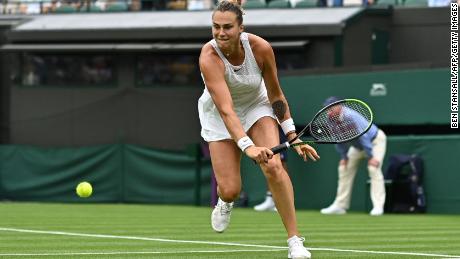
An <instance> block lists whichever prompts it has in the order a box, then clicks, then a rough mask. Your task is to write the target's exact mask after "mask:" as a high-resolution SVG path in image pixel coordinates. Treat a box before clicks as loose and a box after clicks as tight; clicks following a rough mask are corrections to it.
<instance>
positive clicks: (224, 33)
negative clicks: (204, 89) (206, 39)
mask: <svg viewBox="0 0 460 259" xmlns="http://www.w3.org/2000/svg"><path fill="white" fill-rule="evenodd" d="M242 31H243V25H240V24H238V20H237V19H236V14H235V13H233V12H228V11H226V12H219V11H217V12H215V13H214V15H213V17H212V36H213V37H214V39H215V40H216V42H217V44H218V45H219V48H220V49H222V50H226V49H229V50H231V49H232V48H233V46H235V44H238V41H239V39H240V33H241V32H242Z"/></svg>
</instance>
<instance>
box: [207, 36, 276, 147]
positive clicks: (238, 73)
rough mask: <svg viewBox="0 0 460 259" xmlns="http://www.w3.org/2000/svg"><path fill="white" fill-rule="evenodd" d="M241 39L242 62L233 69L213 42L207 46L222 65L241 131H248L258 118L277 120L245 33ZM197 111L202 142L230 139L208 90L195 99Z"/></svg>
mask: <svg viewBox="0 0 460 259" xmlns="http://www.w3.org/2000/svg"><path fill="white" fill-rule="evenodd" d="M240 40H241V43H242V45H243V48H244V61H243V63H242V64H241V65H239V66H234V65H232V64H231V63H230V62H229V61H228V60H227V58H226V57H225V56H224V54H223V53H222V51H221V50H220V49H219V47H218V46H217V43H216V41H215V40H214V39H213V40H211V41H210V44H211V45H212V46H213V47H214V49H215V50H216V52H217V54H218V55H219V57H220V58H221V59H222V61H223V62H224V65H225V81H226V82H227V86H228V88H229V90H230V94H231V96H232V100H233V106H234V109H235V112H236V114H237V115H238V117H239V119H240V121H241V124H242V125H243V128H244V130H245V131H248V130H249V129H250V128H251V126H252V125H253V124H254V123H255V122H256V121H257V120H258V119H260V118H262V117H265V116H269V117H272V118H274V119H276V117H275V115H274V113H273V110H272V108H271V105H270V102H269V100H268V97H267V90H266V88H265V83H264V80H263V78H262V71H261V70H260V68H259V66H258V65H257V62H256V59H255V58H254V54H253V53H252V49H251V46H250V44H249V39H248V34H247V33H245V32H243V33H241V35H240ZM202 76H203V75H202ZM203 81H204V80H203ZM198 112H199V116H200V123H201V128H202V129H201V136H202V137H203V138H204V140H206V141H208V142H209V141H217V140H223V139H231V136H230V134H229V133H228V131H227V128H226V127H225V124H224V122H223V121H222V118H221V117H220V114H219V111H218V110H217V108H216V106H215V104H214V102H213V100H212V98H211V95H210V94H209V92H208V90H207V88H205V89H204V91H203V94H202V95H201V97H200V99H199V100H198Z"/></svg>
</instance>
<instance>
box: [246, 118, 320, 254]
mask: <svg viewBox="0 0 460 259" xmlns="http://www.w3.org/2000/svg"><path fill="white" fill-rule="evenodd" d="M248 135H249V136H250V137H251V139H252V140H253V141H254V143H255V144H256V145H257V146H264V147H274V146H276V145H278V144H279V138H278V123H277V122H276V121H275V120H274V119H273V118H271V117H262V118H260V119H259V120H258V121H257V122H256V123H255V124H254V125H253V126H252V127H251V129H250V130H249V131H248ZM260 167H261V169H262V171H263V173H264V175H265V178H266V179H267V183H268V186H269V189H270V191H271V192H272V195H273V199H274V201H275V205H276V208H277V209H278V213H279V214H280V216H281V220H282V222H283V224H284V227H285V228H286V231H287V234H288V241H287V242H288V246H289V249H288V257H289V258H310V257H311V254H310V252H308V250H307V249H306V248H305V247H304V246H303V241H304V239H303V238H301V237H299V231H298V229H297V219H296V215H295V207H294V190H293V188H292V183H291V179H290V178H289V175H288V174H287V172H286V170H285V169H284V167H283V165H282V163H281V159H280V156H279V155H275V156H273V158H272V159H270V160H268V163H261V164H260Z"/></svg>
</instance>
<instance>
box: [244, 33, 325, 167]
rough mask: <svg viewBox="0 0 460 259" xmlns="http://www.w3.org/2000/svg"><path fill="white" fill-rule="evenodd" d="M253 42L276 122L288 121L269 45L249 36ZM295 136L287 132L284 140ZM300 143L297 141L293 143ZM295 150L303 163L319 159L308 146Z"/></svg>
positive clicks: (288, 117) (272, 53) (285, 101)
mask: <svg viewBox="0 0 460 259" xmlns="http://www.w3.org/2000/svg"><path fill="white" fill-rule="evenodd" d="M251 38H252V40H253V48H252V50H253V53H254V57H255V58H256V61H257V64H258V65H259V68H260V69H261V71H262V77H263V79H264V82H265V87H266V89H267V95H268V100H269V101H270V103H271V105H272V108H273V111H274V113H275V115H276V117H277V118H278V121H279V122H280V123H282V122H283V121H286V120H288V119H291V118H292V117H291V112H290V110H289V105H288V102H287V100H286V97H285V96H284V93H283V91H282V90H281V86H280V83H279V80H278V71H277V68H276V60H275V53H274V52H273V48H272V47H271V46H270V44H269V43H268V42H267V41H266V40H264V39H262V38H260V37H258V36H255V35H251ZM296 136H297V133H296V132H295V130H294V131H290V132H287V134H286V138H287V139H288V140H292V139H294V138H295V137H296ZM297 142H301V140H299V139H297V140H295V141H294V143H297ZM295 150H296V152H297V154H299V156H301V157H302V158H303V159H304V161H307V156H308V157H310V158H311V159H312V160H313V161H316V160H317V159H319V156H318V154H317V152H316V150H315V149H314V148H313V147H311V146H310V145H308V144H305V145H300V146H296V147H295Z"/></svg>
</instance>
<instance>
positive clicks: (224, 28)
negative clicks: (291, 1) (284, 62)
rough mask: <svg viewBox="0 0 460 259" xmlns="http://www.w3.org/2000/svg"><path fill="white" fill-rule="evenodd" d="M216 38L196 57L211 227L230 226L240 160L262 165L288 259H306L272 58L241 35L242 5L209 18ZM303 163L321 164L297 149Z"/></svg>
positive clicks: (225, 5) (290, 134)
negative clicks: (283, 148) (213, 185)
mask: <svg viewBox="0 0 460 259" xmlns="http://www.w3.org/2000/svg"><path fill="white" fill-rule="evenodd" d="M212 23H213V24H212V34H213V39H212V40H211V41H209V42H208V43H206V44H205V45H204V46H203V48H202V50H201V55H200V61H199V63H200V70H201V73H202V77H203V80H204V83H205V86H206V87H205V89H204V92H203V94H202V96H201V97H200V99H199V101H198V110H199V116H200V123H201V127H202V130H201V135H202V137H203V138H204V139H205V140H206V141H207V142H208V143H209V148H210V152H211V162H212V165H213V170H214V173H215V176H216V180H217V184H218V190H217V191H218V195H219V200H218V203H217V205H216V207H215V209H214V211H213V212H212V215H211V225H212V227H213V229H214V230H215V231H217V232H223V231H225V229H226V228H227V227H228V225H229V223H230V215H231V212H232V208H233V201H234V200H235V199H236V198H237V197H238V195H239V192H240V190H241V175H240V160H241V155H242V154H244V155H246V156H248V157H249V158H251V159H252V160H254V161H255V162H257V163H258V164H259V165H260V168H261V169H262V171H263V173H264V175H265V177H266V179H267V183H268V185H269V189H270V190H271V192H272V195H273V200H274V201H275V205H276V208H277V210H278V212H279V215H280V216H281V220H282V222H283V224H284V227H285V228H286V231H287V234H288V246H289V252H288V258H311V255H310V252H308V250H307V249H306V248H305V247H304V245H303V241H304V239H303V238H302V237H300V234H299V232H298V229H297V222H296V215H295V208H294V193H293V188H292V183H291V180H290V178H289V175H288V174H287V172H286V171H285V170H284V168H283V166H282V164H281V160H280V157H279V155H274V154H273V152H272V151H271V150H270V147H274V146H276V145H278V144H279V137H278V123H280V125H281V127H282V129H283V132H284V133H285V134H286V137H287V138H288V140H290V139H293V138H294V137H295V136H296V132H295V126H294V122H293V120H292V118H291V114H290V111H289V106H288V103H287V101H286V98H285V97H284V94H283V92H282V90H281V87H280V84H279V81H278V77H277V70H276V63H275V57H274V53H273V49H272V48H271V46H270V44H269V43H268V42H267V41H265V40H264V39H262V38H260V37H258V36H256V35H254V34H249V33H245V32H243V29H244V27H243V12H242V9H241V7H240V2H239V1H237V0H233V1H222V2H220V3H219V4H218V6H217V7H216V9H215V10H214V12H213V14H212ZM296 152H297V153H298V154H299V155H300V156H301V157H302V158H303V159H304V160H305V161H306V160H307V157H309V158H310V159H312V160H316V159H319V156H318V154H317V153H316V151H315V149H313V148H312V147H311V146H309V145H301V146H297V147H296Z"/></svg>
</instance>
